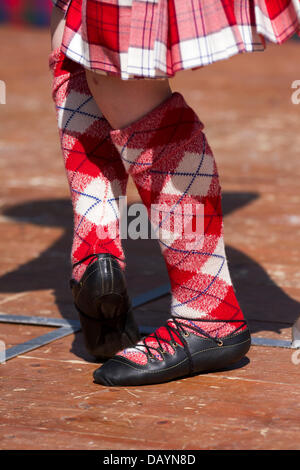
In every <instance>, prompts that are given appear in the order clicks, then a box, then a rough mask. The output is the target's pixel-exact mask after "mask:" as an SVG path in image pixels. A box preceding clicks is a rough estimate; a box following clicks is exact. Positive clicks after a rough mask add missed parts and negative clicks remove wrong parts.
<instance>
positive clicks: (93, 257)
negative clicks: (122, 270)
mask: <svg viewBox="0 0 300 470" xmlns="http://www.w3.org/2000/svg"><path fill="white" fill-rule="evenodd" d="M101 255H109V256H112V257H113V258H116V259H118V260H120V261H124V259H122V258H119V257H118V256H115V255H112V254H111V253H91V254H90V255H88V256H86V257H85V258H82V259H81V260H80V261H77V262H76V263H74V264H73V265H72V269H74V268H75V267H76V266H79V264H82V263H84V262H85V261H86V260H88V259H89V258H90V259H91V260H90V262H89V264H91V263H92V262H93V261H96V259H98V258H99V256H101Z"/></svg>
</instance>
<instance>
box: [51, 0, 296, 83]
mask: <svg viewBox="0 0 300 470" xmlns="http://www.w3.org/2000/svg"><path fill="white" fill-rule="evenodd" d="M67 2H68V0H54V3H56V4H57V6H59V7H60V8H62V9H64V10H65V11H66V27H65V32H64V37H63V44H62V49H63V51H64V52H65V54H66V55H67V56H68V57H69V58H71V59H72V60H74V61H76V62H79V63H80V64H82V65H83V66H85V67H87V68H90V69H94V70H97V71H99V72H102V73H110V74H115V75H118V76H121V77H122V78H123V79H128V78H134V77H145V78H159V77H170V76H173V75H174V74H175V73H176V72H178V71H180V70H184V69H190V68H197V67H201V66H204V65H207V64H210V63H213V62H215V61H217V60H221V59H226V58H228V57H231V56H232V55H234V54H238V53H242V52H252V51H261V50H263V49H264V38H266V39H268V40H270V41H272V42H274V43H278V44H281V43H283V42H284V41H286V40H287V39H289V38H290V37H291V36H292V35H294V34H295V33H298V34H299V24H300V0H274V1H271V0H206V1H205V2H202V1H199V0H167V1H166V0H71V2H70V3H68V5H67ZM67 6H69V8H66V7H67Z"/></svg>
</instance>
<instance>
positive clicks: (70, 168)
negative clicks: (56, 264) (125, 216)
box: [50, 50, 128, 280]
mask: <svg viewBox="0 0 300 470" xmlns="http://www.w3.org/2000/svg"><path fill="white" fill-rule="evenodd" d="M50 68H51V70H52V72H53V78H54V80H53V100H54V102H55V106H56V113H57V120H58V128H59V135H60V140H61V148H62V153H63V157H64V163H65V169H66V173H67V178H68V182H69V186H70V191H71V197H72V204H73V213H74V237H73V246H72V254H71V262H72V264H73V263H76V262H77V261H80V260H81V259H83V258H85V257H86V256H88V255H90V254H92V253H111V254H113V255H115V256H117V257H119V258H122V259H123V260H124V252H123V249H122V245H121V240H120V236H119V198H120V197H121V196H125V194H126V186H127V181H128V175H127V174H126V172H125V169H124V166H123V163H122V160H121V159H120V155H119V154H118V152H117V151H116V149H115V147H114V145H113V144H112V142H111V139H110V134H109V133H110V130H111V127H110V125H109V124H108V122H107V121H106V119H105V118H104V117H103V116H102V115H101V113H100V111H99V108H98V106H97V104H96V102H95V100H94V98H93V97H92V95H91V93H90V90H89V87H88V84H87V81H86V78H85V71H84V69H83V67H81V66H80V65H78V64H77V63H75V62H73V61H71V60H70V59H68V58H66V57H65V56H64V54H63V53H62V52H59V51H58V50H56V51H54V52H53V53H52V54H51V55H50ZM90 261H91V260H90V259H89V260H87V261H86V262H85V263H83V264H80V265H79V266H78V267H76V268H75V269H74V270H73V277H74V278H75V279H77V280H79V279H80V278H81V276H82V274H83V273H84V271H85V268H86V267H87V265H88V263H89V262H90ZM120 265H121V267H122V268H125V261H124V262H121V261H120Z"/></svg>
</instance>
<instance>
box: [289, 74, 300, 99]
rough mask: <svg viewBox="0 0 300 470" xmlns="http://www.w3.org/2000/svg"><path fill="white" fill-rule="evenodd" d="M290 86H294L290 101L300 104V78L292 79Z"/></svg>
mask: <svg viewBox="0 0 300 470" xmlns="http://www.w3.org/2000/svg"><path fill="white" fill-rule="evenodd" d="M291 88H296V90H295V91H294V92H293V93H292V96H291V101H292V103H293V104H300V80H294V81H293V83H292V86H291Z"/></svg>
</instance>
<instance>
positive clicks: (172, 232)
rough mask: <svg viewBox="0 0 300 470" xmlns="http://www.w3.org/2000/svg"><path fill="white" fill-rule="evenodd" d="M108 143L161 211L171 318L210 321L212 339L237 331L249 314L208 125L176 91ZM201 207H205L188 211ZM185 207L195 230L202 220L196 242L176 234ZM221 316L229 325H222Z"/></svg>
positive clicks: (142, 193)
mask: <svg viewBox="0 0 300 470" xmlns="http://www.w3.org/2000/svg"><path fill="white" fill-rule="evenodd" d="M111 138H112V141H113V143H114V144H115V146H116V148H117V149H118V151H119V153H120V155H121V158H122V160H123V162H124V165H125V168H126V170H127V172H128V173H129V174H130V175H131V176H132V178H133V180H134V183H135V185H136V187H137V189H138V191H139V194H140V196H141V199H142V201H143V203H144V204H145V206H146V207H147V209H148V214H149V217H150V218H151V209H152V206H153V205H156V206H157V207H159V206H161V207H162V209H163V210H162V217H161V218H160V219H159V220H160V221H159V222H158V219H157V220H156V221H154V227H156V226H157V224H159V225H160V229H161V230H159V231H158V240H159V244H160V248H161V251H162V254H163V256H164V259H165V262H166V267H167V270H168V274H169V278H170V283H171V291H172V301H171V314H172V315H173V316H180V317H185V318H188V319H193V320H195V321H197V319H203V318H207V319H210V320H212V322H211V323H207V324H205V328H206V330H209V331H210V334H212V335H224V334H225V333H226V334H228V333H230V332H231V331H234V329H235V328H236V321H237V320H244V317H243V314H242V312H241V309H240V307H239V304H238V301H237V299H236V296H235V293H234V290H233V286H232V282H231V278H230V274H229V270H228V264H227V259H226V254H225V248H224V240H223V217H222V206H221V187H220V184H219V176H218V171H217V167H216V162H215V159H214V157H213V154H212V151H211V149H210V147H209V145H208V143H207V140H206V137H205V134H204V133H203V124H202V123H201V122H200V121H199V119H198V117H197V115H196V114H195V113H194V111H193V110H192V109H191V108H190V107H189V106H188V105H187V104H186V103H185V101H184V99H183V97H182V96H181V95H180V94H179V93H174V94H173V95H172V96H171V98H169V99H168V100H167V101H165V102H164V103H162V104H161V105H160V106H158V107H157V108H155V109H154V110H153V111H151V112H150V113H148V114H147V115H146V116H145V117H143V118H141V119H140V120H139V121H137V122H135V123H134V124H132V125H130V126H129V127H127V128H125V129H121V130H113V131H111ZM197 207H199V208H200V209H202V210H199V211H197V210H191V209H192V208H194V209H197ZM178 209H182V210H181V211H179V210H178ZM186 210H187V211H188V216H189V217H190V219H191V220H190V221H189V224H190V225H194V226H195V225H196V224H195V222H196V220H195V218H196V217H202V218H203V232H202V233H201V234H198V235H200V236H198V238H195V240H194V242H193V243H191V241H192V240H191V238H190V236H186V233H185V232H184V231H182V230H179V229H178V227H179V226H181V227H182V226H184V224H176V217H177V216H179V217H181V213H183V214H184V213H185V211H186ZM189 217H188V218H189ZM170 218H172V220H173V222H172V223H169V222H170V220H169V219H170ZM174 219H175V220H174ZM193 219H194V220H193ZM214 319H216V320H218V321H217V322H216V323H214ZM220 319H223V320H229V323H221V324H220V323H219V320H220ZM231 320H233V323H230V321H231ZM201 328H204V326H202V325H201Z"/></svg>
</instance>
